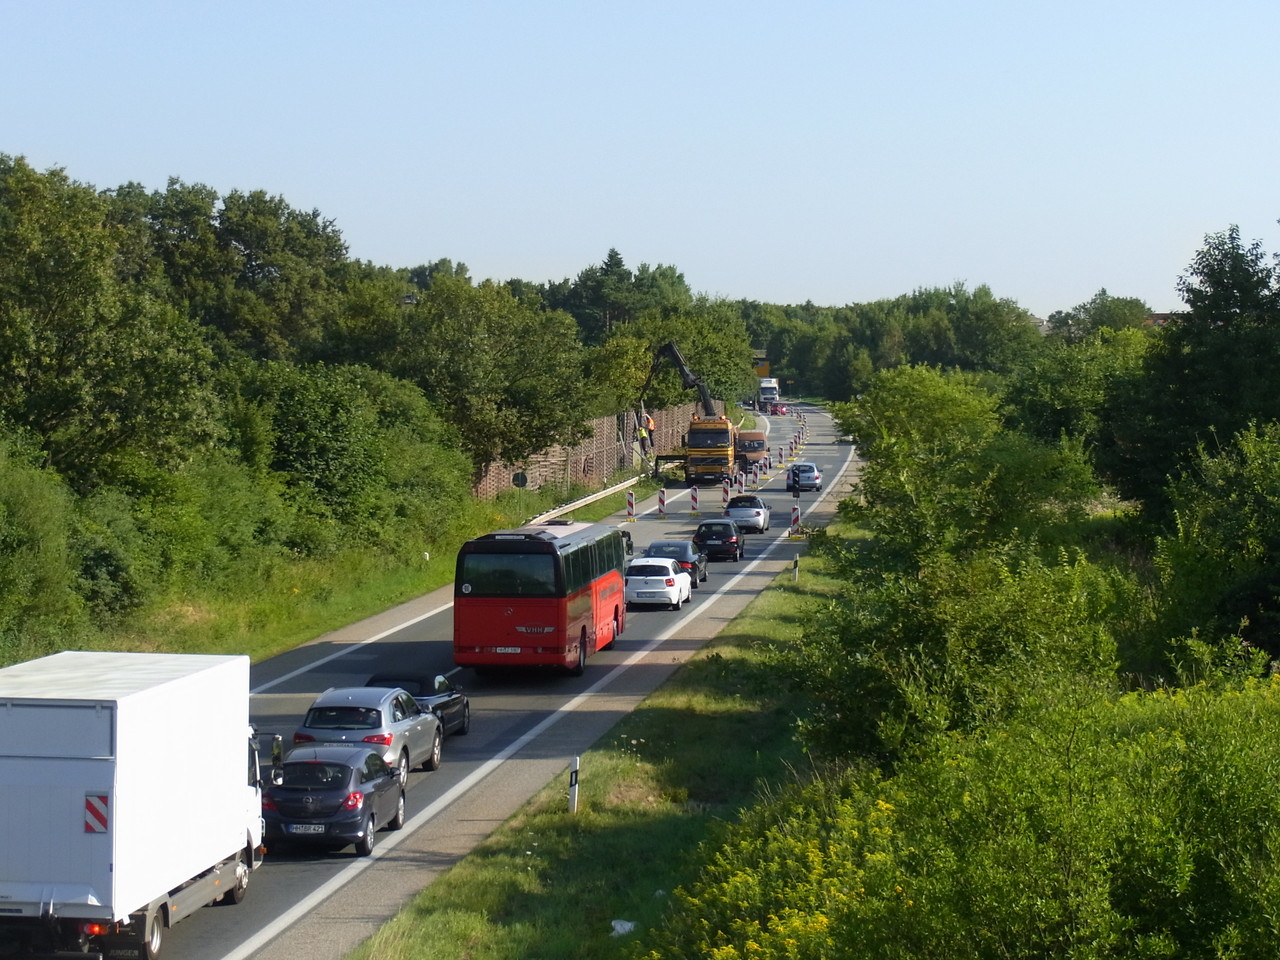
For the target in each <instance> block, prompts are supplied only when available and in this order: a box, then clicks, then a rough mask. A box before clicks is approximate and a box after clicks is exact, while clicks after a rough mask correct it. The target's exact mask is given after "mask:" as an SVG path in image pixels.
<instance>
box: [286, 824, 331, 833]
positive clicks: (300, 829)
mask: <svg viewBox="0 0 1280 960" xmlns="http://www.w3.org/2000/svg"><path fill="white" fill-rule="evenodd" d="M289 832H290V833H324V824H323V823H291V824H289Z"/></svg>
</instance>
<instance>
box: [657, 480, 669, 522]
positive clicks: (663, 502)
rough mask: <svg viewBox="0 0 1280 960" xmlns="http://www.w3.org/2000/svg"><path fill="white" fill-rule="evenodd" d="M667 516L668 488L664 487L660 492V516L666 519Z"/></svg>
mask: <svg viewBox="0 0 1280 960" xmlns="http://www.w3.org/2000/svg"><path fill="white" fill-rule="evenodd" d="M666 515H667V488H666V487H663V488H662V489H661V490H659V491H658V516H660V517H665V516H666Z"/></svg>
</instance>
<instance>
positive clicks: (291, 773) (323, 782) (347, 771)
mask: <svg viewBox="0 0 1280 960" xmlns="http://www.w3.org/2000/svg"><path fill="white" fill-rule="evenodd" d="M350 779H351V768H350V767H348V766H345V765H344V764H341V763H322V762H320V761H316V760H308V761H306V762H300V763H286V764H285V765H284V786H286V787H341V786H343V785H344V784H346V783H348V782H349V781H350Z"/></svg>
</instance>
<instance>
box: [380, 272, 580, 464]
mask: <svg viewBox="0 0 1280 960" xmlns="http://www.w3.org/2000/svg"><path fill="white" fill-rule="evenodd" d="M583 360H584V357H583V353H582V347H581V345H580V344H579V342H578V339H577V328H576V325H575V324H574V322H573V318H572V317H570V316H568V315H567V314H565V313H561V312H558V311H547V310H543V309H541V308H540V307H539V306H537V305H533V304H530V303H528V302H525V301H521V300H517V299H516V298H515V297H514V296H513V295H512V294H511V292H510V290H509V289H508V288H506V287H504V286H499V285H498V284H495V283H492V282H490V281H486V282H484V283H481V284H477V285H475V286H472V285H471V284H470V283H468V282H466V281H465V280H463V279H460V278H457V277H443V276H439V277H436V278H435V280H434V281H433V282H432V285H431V289H430V290H429V291H427V292H426V293H424V294H423V295H422V296H420V297H419V298H418V302H417V303H415V304H413V305H411V306H410V307H408V309H407V317H406V321H405V326H404V331H403V335H402V338H401V339H400V341H399V342H398V343H397V345H396V349H395V352H394V353H393V354H392V355H391V356H389V357H387V358H386V359H385V361H384V365H385V367H386V369H389V370H390V371H391V372H392V373H394V374H395V375H396V376H399V377H402V378H404V379H406V380H409V381H411V382H413V383H416V384H418V385H419V386H420V387H421V389H422V390H423V392H424V393H425V394H426V396H427V398H428V399H429V400H430V401H431V402H432V403H433V404H434V405H435V406H436V407H437V408H438V409H440V410H441V411H442V413H443V415H444V416H445V418H446V419H447V420H448V421H449V422H450V423H452V424H453V425H454V427H455V428H456V429H457V430H458V434H459V436H460V437H461V438H462V443H463V444H464V446H465V448H466V450H467V452H468V453H469V454H470V455H471V458H472V461H473V462H474V464H475V468H476V474H477V476H480V475H483V472H484V470H485V469H486V468H487V467H488V465H489V464H491V463H494V462H497V461H505V462H509V463H518V462H520V461H521V460H523V459H525V458H526V457H528V456H530V455H532V454H534V453H537V452H539V451H541V450H546V449H548V448H549V447H551V446H554V445H555V444H557V443H572V442H575V441H576V440H578V439H580V438H581V437H582V436H583V435H584V431H585V429H586V422H587V419H588V417H587V412H588V403H587V399H586V396H585V393H584V383H585V381H584V377H583Z"/></svg>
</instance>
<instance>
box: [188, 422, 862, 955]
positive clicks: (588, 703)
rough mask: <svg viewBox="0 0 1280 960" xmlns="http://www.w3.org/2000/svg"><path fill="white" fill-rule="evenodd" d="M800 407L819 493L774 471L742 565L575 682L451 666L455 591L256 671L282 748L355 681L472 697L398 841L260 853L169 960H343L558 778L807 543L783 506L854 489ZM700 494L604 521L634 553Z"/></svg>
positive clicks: (839, 455) (652, 614)
mask: <svg viewBox="0 0 1280 960" xmlns="http://www.w3.org/2000/svg"><path fill="white" fill-rule="evenodd" d="M794 409H795V408H793V410H794ZM799 410H800V411H801V412H802V413H804V414H805V416H806V418H807V437H806V439H805V441H804V444H803V446H802V447H800V448H799V449H798V450H797V451H796V454H795V456H796V458H797V459H805V460H812V461H814V462H816V463H817V464H818V465H819V467H820V468H821V470H822V472H823V474H824V476H825V483H824V487H823V491H822V493H821V494H816V493H805V494H803V495H802V497H801V498H800V499H799V500H796V499H794V498H793V497H792V495H791V494H789V493H786V492H785V491H784V490H783V479H782V475H781V472H780V471H779V470H777V469H775V470H774V471H773V472H772V473H771V474H770V475H769V476H768V478H767V479H764V480H762V481H761V483H760V485H759V490H758V492H759V493H760V494H761V495H762V496H764V497H765V499H766V500H767V501H768V502H769V503H770V505H771V507H772V508H773V519H772V528H771V529H770V530H769V531H768V532H767V533H765V534H762V535H759V534H755V535H751V536H750V537H749V539H748V544H747V555H746V558H745V560H744V561H742V562H740V563H733V562H729V561H712V563H711V566H710V573H709V576H708V578H707V581H706V582H705V583H703V584H701V587H700V589H698V590H695V591H694V592H693V599H692V600H691V602H690V603H688V604H686V605H685V606H684V608H683V609H682V610H680V611H666V610H640V611H632V612H630V613H628V615H627V622H626V630H625V632H624V633H623V635H622V636H621V637H619V638H618V641H617V642H616V644H615V645H614V649H612V650H604V651H600V652H598V653H597V654H595V655H594V656H593V657H592V658H591V659H590V660H589V661H588V663H587V669H586V672H585V674H584V675H583V676H581V677H569V676H564V675H559V674H550V673H547V674H529V675H517V676H486V677H479V676H477V675H476V674H475V673H474V672H473V671H471V670H461V671H458V670H457V669H456V668H455V667H454V666H453V659H452V634H451V631H452V599H453V597H452V588H451V587H447V588H444V589H442V590H438V591H436V592H434V593H432V594H428V595H426V596H423V597H420V598H418V599H416V600H414V601H411V602H409V603H406V604H403V605H401V606H399V607H396V608H394V609H392V610H389V611H387V612H386V613H383V614H380V615H378V616H376V617H372V618H370V619H368V620H364V621H362V622H360V623H357V624H353V625H352V626H350V627H347V628H344V629H342V630H338V631H334V632H333V633H330V634H326V635H325V636H323V637H320V638H318V639H317V640H315V641H313V642H311V643H308V644H306V645H304V646H302V647H299V648H297V649H295V650H292V651H290V652H288V653H285V654H282V655H281V656H278V657H275V658H273V659H271V660H269V661H265V662H263V663H260V664H257V665H255V666H254V668H253V671H252V683H253V690H254V696H253V704H252V713H253V721H254V722H255V723H256V724H257V726H258V729H259V731H260V732H262V733H280V734H282V735H283V736H284V738H285V742H286V746H287V744H288V741H289V737H290V735H291V734H292V732H293V729H294V728H295V727H296V726H297V724H298V722H299V721H300V720H301V717H302V714H303V713H304V712H305V710H306V708H307V706H308V705H309V704H310V703H311V701H312V699H313V698H314V697H315V696H316V695H317V694H318V693H320V692H321V691H323V690H325V689H326V688H328V687H334V686H344V685H358V684H362V683H364V681H365V680H366V679H367V678H368V676H369V675H371V674H373V673H374V672H376V671H378V670H382V669H403V670H413V671H414V672H418V673H425V674H428V675H434V674H437V673H447V674H450V675H451V676H452V677H453V679H454V680H455V681H456V682H458V683H460V684H461V685H462V686H463V687H464V688H465V689H466V691H467V692H468V694H470V696H471V708H472V725H471V732H470V734H468V735H466V736H452V737H449V738H447V739H446V740H445V743H444V762H443V764H442V766H441V768H440V769H439V770H437V771H434V772H432V773H424V772H421V771H415V772H414V773H412V774H410V778H409V792H408V809H409V822H408V824H407V825H406V826H405V828H404V829H403V830H401V831H399V832H397V833H389V832H386V831H383V832H381V833H379V834H378V836H377V844H376V846H375V848H374V852H373V855H372V856H371V857H365V858H361V857H357V856H356V855H355V854H354V852H353V851H352V849H351V848H350V847H348V848H346V849H345V850H342V851H338V852H336V853H324V852H316V853H304V852H284V853H279V852H271V853H268V854H267V858H266V862H265V863H264V864H263V866H262V867H261V868H259V869H258V870H257V871H255V873H254V874H253V877H252V880H251V882H250V885H249V892H248V895H247V897H246V898H245V900H244V902H243V903H241V904H239V905H235V906H214V907H210V908H207V909H205V910H201V911H199V912H197V913H196V914H195V915H193V916H191V917H189V918H188V919H186V920H184V921H182V922H181V923H180V924H178V925H177V926H175V927H174V928H173V929H172V930H170V931H168V935H167V937H166V940H165V945H164V953H165V955H166V956H167V957H171V958H183V960H248V958H253V960H297V958H306V960H340V958H341V957H343V956H345V955H346V954H347V953H348V952H349V951H351V950H352V949H354V948H355V947H356V946H358V945H359V944H360V943H361V942H362V941H364V940H365V939H367V938H368V937H369V936H370V935H371V934H373V933H374V931H376V930H377V929H378V928H379V927H380V926H382V925H383V924H384V923H385V922H386V921H387V920H389V919H390V918H391V917H393V916H394V915H395V914H396V913H397V912H398V911H399V910H400V908H401V907H402V906H403V905H404V904H405V903H406V902H407V901H408V900H409V899H411V898H412V897H413V896H414V895H415V894H416V893H417V892H418V891H419V890H421V889H422V888H423V887H425V886H427V885H428V884H430V883H431V882H432V881H433V880H434V879H435V878H436V877H437V876H439V875H440V874H441V873H442V872H443V871H445V870H447V869H448V868H449V867H450V866H451V865H452V864H453V863H455V862H456V861H457V860H458V859H460V858H461V857H463V856H464V855H466V853H468V852H469V851H470V850H471V849H472V848H473V847H474V846H475V845H476V844H477V843H479V842H480V841H481V840H483V839H484V838H485V837H486V836H487V835H488V834H489V833H490V832H491V831H492V830H493V829H494V828H495V827H497V826H498V825H499V824H501V823H502V822H503V821H504V820H506V819H507V818H508V817H509V816H511V814H513V813H514V812H515V811H517V810H518V809H519V808H520V806H521V805H522V804H524V803H525V802H526V801H527V800H528V799H529V798H530V797H531V796H532V795H533V794H535V793H536V792H537V791H538V790H540V789H541V788H542V787H543V786H545V785H546V784H547V783H548V782H549V781H551V780H552V779H553V778H555V777H556V776H558V775H559V774H560V773H561V772H563V771H564V770H565V769H566V768H567V767H568V765H569V764H570V763H571V762H572V760H573V758H574V757H575V756H580V755H581V754H582V753H584V752H585V751H586V750H587V749H588V748H589V747H590V746H591V745H592V744H593V743H595V741H596V740H598V739H599V738H600V737H601V736H602V735H604V734H605V733H606V732H608V731H609V729H610V728H611V727H612V726H613V725H614V724H615V723H616V722H617V721H618V720H620V719H621V718H622V717H624V716H625V715H626V714H627V713H628V712H629V711H631V710H632V709H633V708H634V707H635V706H636V705H637V704H638V703H640V702H641V701H642V700H643V699H644V698H645V697H646V696H647V695H648V694H649V693H650V692H651V691H652V690H654V689H656V688H657V687H658V686H659V685H661V684H662V682H663V681H664V680H666V678H667V677H668V676H670V674H671V673H672V672H673V671H674V670H675V669H676V668H677V667H678V666H679V665H680V664H681V663H683V662H684V661H685V660H686V659H687V658H688V657H689V655H690V654H692V653H693V652H694V651H696V650H697V649H699V648H700V647H701V646H702V645H703V644H705V643H706V642H707V641H708V640H709V639H711V638H712V637H714V636H715V635H716V634H717V633H719V632H720V630H721V629H722V628H723V627H724V626H725V625H726V624H728V623H729V622H730V621H732V620H733V618H734V617H735V616H737V614H738V613H739V612H740V611H741V610H742V608H743V607H745V606H746V604H747V603H748V602H749V601H750V600H751V598H752V597H754V596H755V595H756V594H757V593H758V592H759V591H760V590H761V589H762V588H764V587H765V586H766V585H767V584H768V583H770V582H772V580H773V579H774V578H776V577H777V576H778V575H779V574H780V573H782V572H784V571H786V570H789V569H790V568H791V566H792V564H793V562H794V561H795V558H796V557H797V556H798V555H799V553H800V550H801V546H802V541H799V540H793V539H791V538H790V537H789V536H788V533H789V530H790V523H791V518H792V508H793V505H798V506H799V507H800V508H801V517H802V522H803V523H804V524H806V525H812V524H821V523H823V522H825V521H826V519H828V518H829V517H830V515H831V513H832V512H833V510H834V507H835V503H836V500H837V499H838V498H839V497H841V496H843V495H844V494H845V493H847V491H848V490H849V486H850V483H851V482H852V479H853V472H852V471H853V448H852V447H851V446H850V445H849V444H848V443H839V442H837V438H836V437H835V434H834V431H833V429H832V426H831V422H830V419H829V418H828V417H827V416H826V415H825V414H824V413H821V412H820V411H818V410H817V409H816V408H812V407H805V406H803V405H801V406H800V407H799ZM761 419H762V420H766V421H768V424H769V427H770V430H771V433H770V450H771V452H772V453H773V454H774V456H775V458H776V455H777V451H778V447H779V446H789V442H790V441H791V440H792V438H793V437H794V436H796V431H797V430H798V429H799V423H798V421H797V419H796V418H795V417H792V416H787V417H771V418H765V417H762V418H761ZM700 494H701V496H700V502H699V508H700V516H694V515H692V514H691V513H690V503H689V491H688V490H686V489H670V490H668V491H667V496H666V504H665V511H664V513H663V515H659V514H658V498H657V497H654V498H652V500H650V501H645V502H643V503H640V504H637V505H636V508H635V516H634V517H633V518H630V519H629V518H628V517H627V516H626V514H625V513H620V514H618V515H615V516H614V517H611V518H609V519H608V520H606V521H605V522H606V523H614V524H617V525H620V526H625V528H626V529H628V530H629V531H630V532H631V534H632V537H633V540H634V541H635V543H636V545H637V552H638V550H639V549H640V548H642V547H643V546H644V545H646V544H648V543H649V542H650V541H652V540H658V539H674V538H682V537H688V536H689V535H691V534H692V532H693V528H694V527H695V526H696V525H697V521H698V520H699V519H701V518H703V517H708V516H717V515H719V512H720V506H721V499H722V495H721V492H720V490H702V491H700ZM712 498H713V499H712ZM580 776H581V778H582V781H583V782H585V781H586V780H587V778H589V777H590V776H591V770H590V769H589V768H583V769H582V771H581V774H580ZM566 804H567V799H566ZM190 828H191V829H198V825H196V824H192V825H191V826H190Z"/></svg>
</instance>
